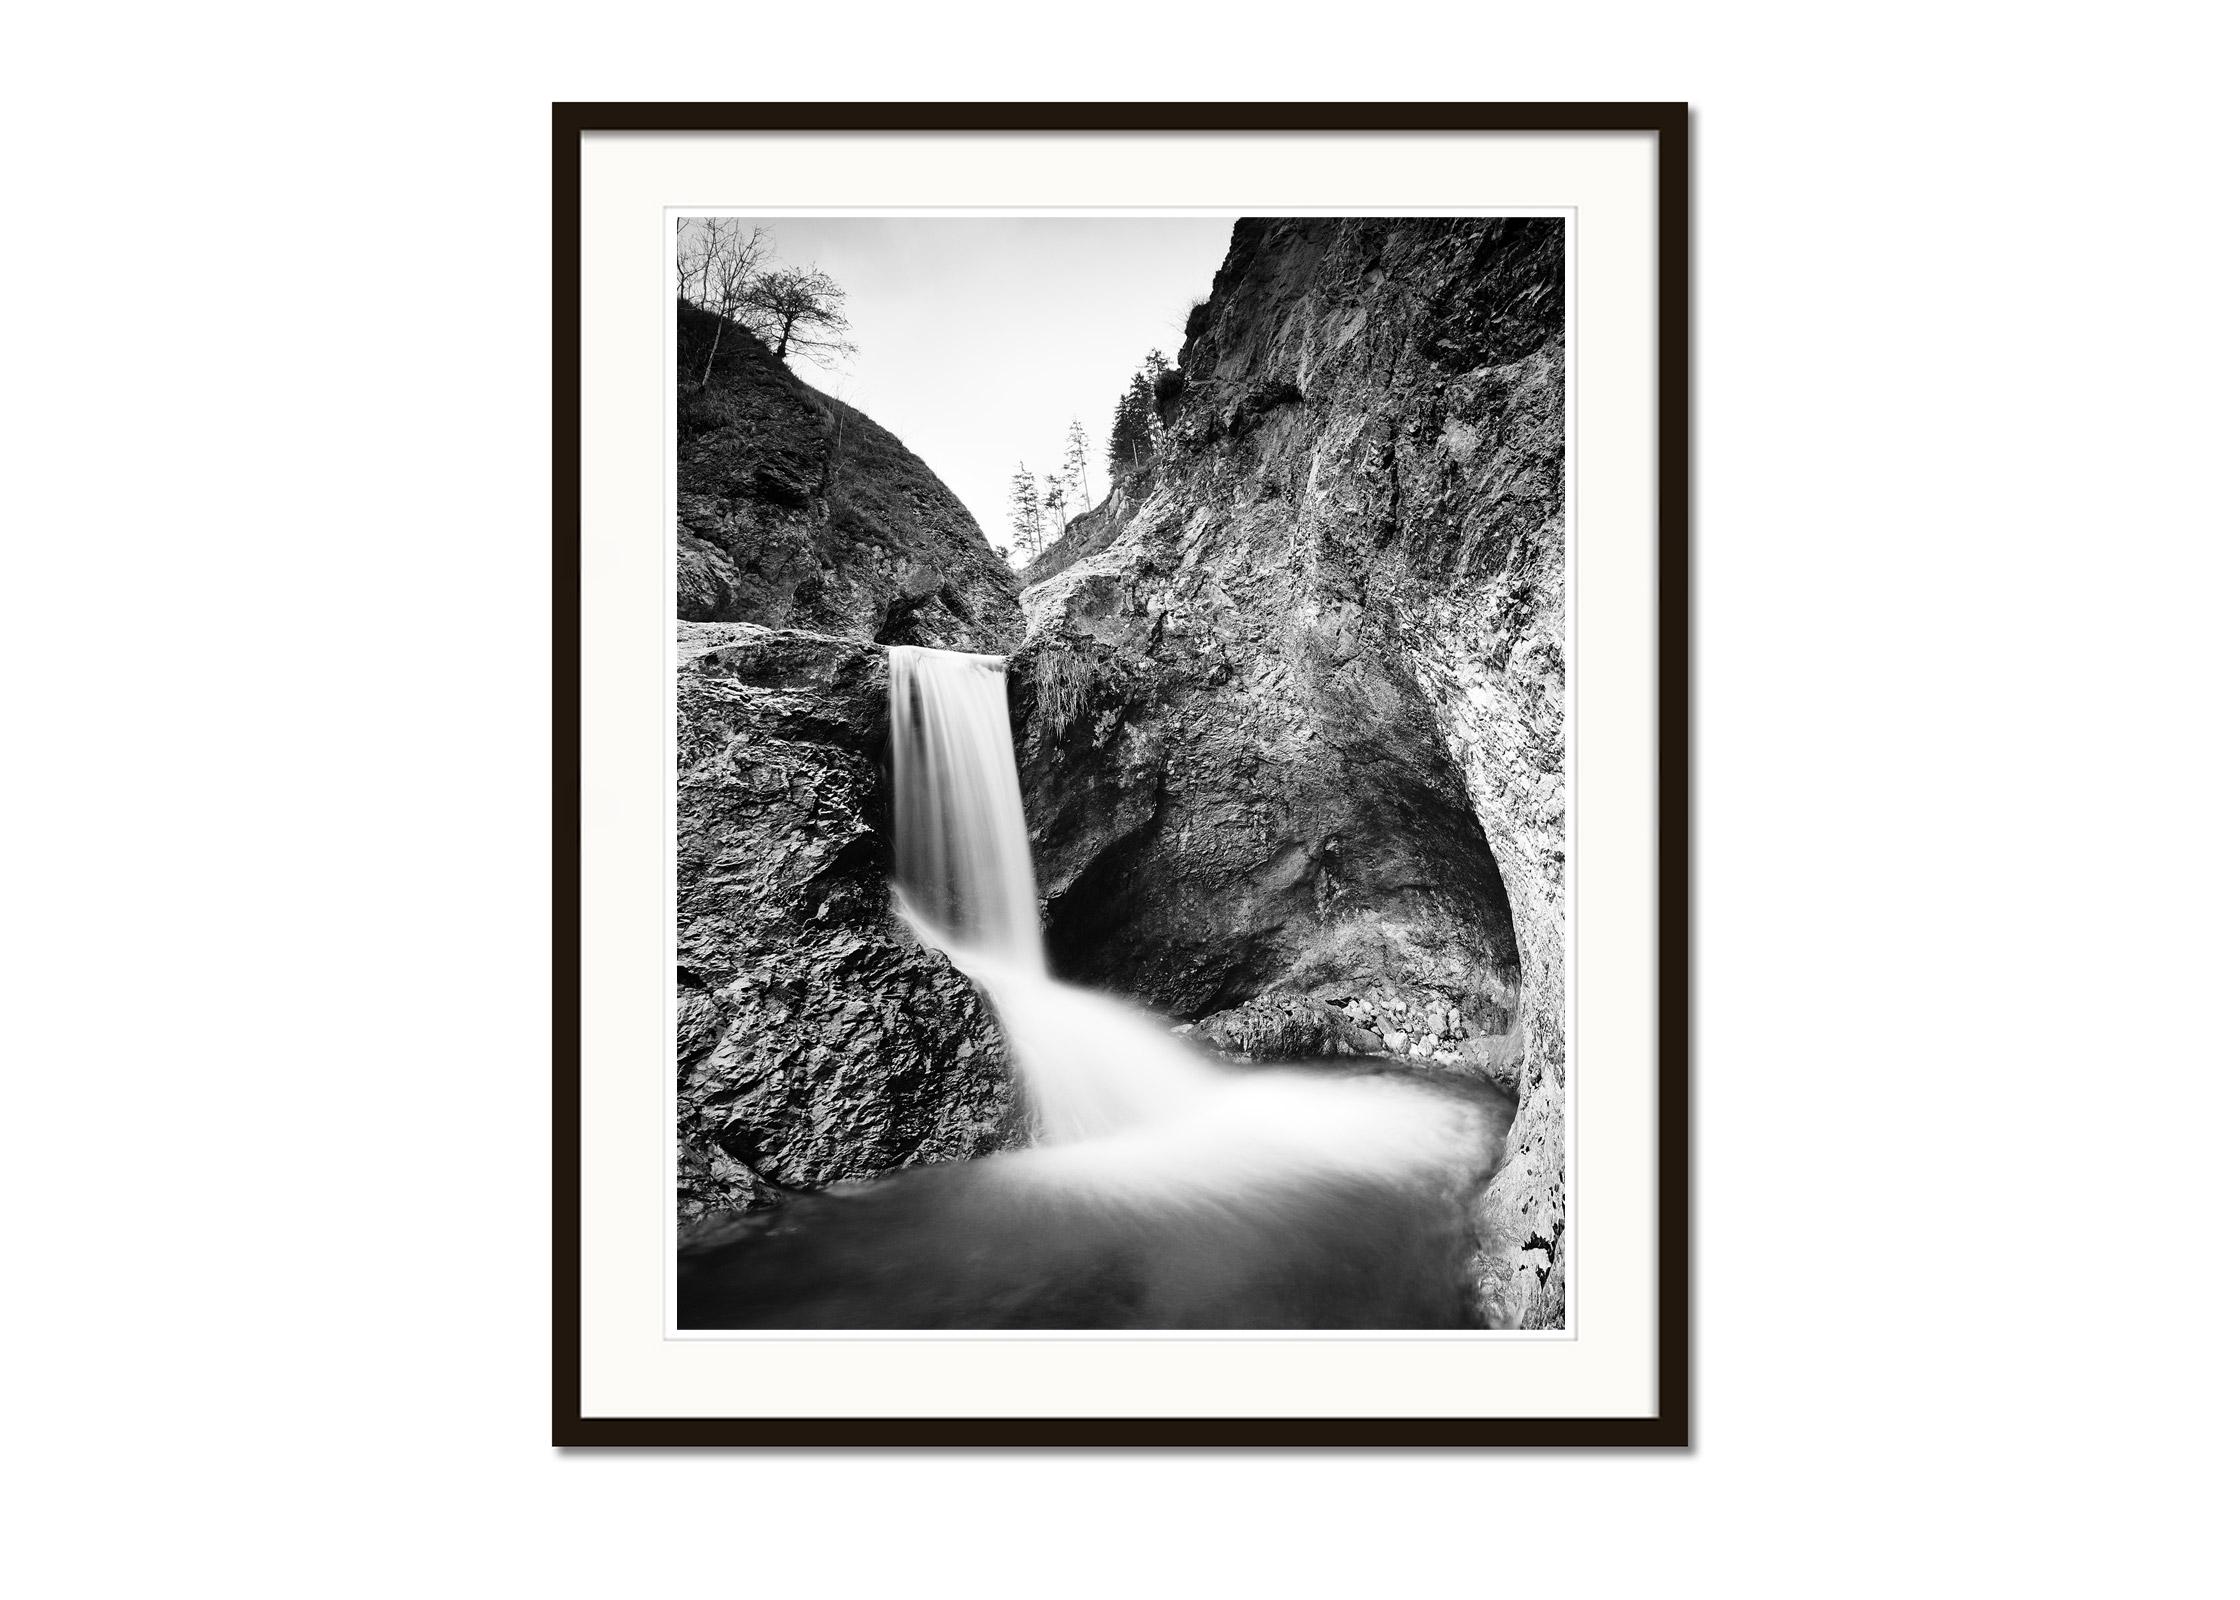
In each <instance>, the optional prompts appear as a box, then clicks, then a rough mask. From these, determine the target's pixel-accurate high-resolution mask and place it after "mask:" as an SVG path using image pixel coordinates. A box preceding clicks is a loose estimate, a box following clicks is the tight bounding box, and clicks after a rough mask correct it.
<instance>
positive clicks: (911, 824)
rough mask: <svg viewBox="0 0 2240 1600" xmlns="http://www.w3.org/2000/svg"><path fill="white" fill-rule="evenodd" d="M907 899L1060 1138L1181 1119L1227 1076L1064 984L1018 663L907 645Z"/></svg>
mask: <svg viewBox="0 0 2240 1600" xmlns="http://www.w3.org/2000/svg"><path fill="white" fill-rule="evenodd" d="M888 659H889V663H890V670H891V680H890V682H891V687H890V689H889V691H888V719H889V732H890V734H891V736H892V743H893V750H894V787H895V797H894V818H895V827H894V832H895V898H896V901H897V905H898V909H899V910H900V912H901V914H902V917H903V919H904V920H905V921H906V922H908V923H909V924H910V926H911V927H912V928H913V929H914V930H915V931H916V932H917V935H918V937H919V938H920V939H921V940H923V941H924V942H925V943H926V944H928V945H930V946H932V947H933V948H934V949H936V950H939V951H940V952H941V953H942V954H944V955H946V956H947V957H948V958H949V959H950V960H951V961H954V962H955V963H956V964H957V966H958V967H959V968H960V969H961V970H962V971H963V972H964V973H965V974H966V975H967V976H969V977H970V978H972V979H973V981H974V982H976V983H978V984H979V985H980V986H981V988H982V989H984V990H985V991H986V992H987V994H988V997H989V999H990V1000H991V1001H993V1002H994V1004H995V1008H996V1012H997V1014H998V1015H999V1016H1000V1017H1001V1018H1002V1019H1003V1027H1004V1033H1005V1035H1006V1037H1007V1038H1008V1040H1009V1041H1010V1045H1011V1054H1012V1060H1013V1063H1014V1065H1015V1066H1016V1067H1017V1069H1018V1073H1019V1077H1020V1079H1021V1081H1022V1082H1023V1083H1024V1085H1025V1086H1026V1090H1027V1093H1028V1096H1029V1098H1030V1099H1031V1100H1032V1102H1033V1104H1034V1107H1035V1111H1036V1113H1037V1116H1038V1118H1039V1120H1040V1122H1041V1125H1042V1135H1043V1138H1044V1139H1045V1140H1046V1141H1049V1142H1056V1143H1064V1142H1070V1141H1073V1140H1079V1139H1088V1138H1095V1137H1099V1136H1102V1135H1105V1134H1110V1133H1115V1132H1118V1131H1119V1130H1121V1129H1123V1128H1128V1127H1133V1126H1137V1125H1140V1124H1143V1123H1146V1122H1152V1121H1159V1120H1164V1119H1167V1118H1170V1117H1173V1116H1176V1115H1178V1114H1180V1113H1181V1112H1183V1111H1184V1110H1185V1109H1187V1108H1188V1107H1189V1106H1190V1105H1191V1103H1193V1102H1194V1101H1196V1100H1198V1099H1199V1098H1201V1097H1202V1096H1204V1095H1206V1094H1208V1093H1209V1092H1211V1091H1212V1090H1213V1089H1214V1088H1215V1087H1217V1085H1218V1084H1219V1081H1220V1080H1219V1077H1218V1075H1217V1074H1216V1073H1215V1072H1214V1071H1213V1069H1212V1068H1211V1067H1209V1066H1208V1065H1207V1064H1206V1063H1205V1062H1204V1061H1202V1060H1200V1059H1199V1058H1198V1057H1197V1056H1196V1055H1195V1054H1193V1053H1192V1052H1191V1051H1190V1050H1189V1048H1188V1047H1187V1046H1184V1045H1182V1044H1180V1043H1178V1042H1177V1041H1176V1040H1175V1039H1174V1038H1173V1037H1172V1036H1171V1035H1169V1034H1168V1033H1167V1031H1166V1029H1165V1028H1164V1026H1162V1025H1161V1024H1160V1023H1159V1022H1157V1021H1156V1020H1155V1019H1153V1018H1151V1017H1148V1016H1146V1015H1145V1014H1143V1013H1142V1012H1139V1011H1137V1010H1135V1009H1134V1008H1132V1007H1130V1006H1128V1005H1126V1004H1123V1003H1122V1002H1120V1001H1118V1000H1115V999H1113V998H1112V997H1111V996H1109V995H1101V994H1097V993H1094V992H1093V991H1090V990H1087V989H1080V988H1075V987H1072V986H1070V985H1067V984H1061V983H1057V982H1054V981H1053V980H1052V979H1051V977H1050V975H1049V970H1048V967H1047V964H1046V962H1045V960H1044V957H1043V949H1042V919H1041V916H1040V914H1039V912H1038V910H1037V902H1036V899H1035V891H1034V863H1033V859H1032V857H1031V856H1030V855H1029V853H1028V849H1027V823H1026V814H1025V811H1024V810H1023V808H1022V807H1021V806H1020V803H1019V769H1018V766H1017V764H1016V762H1015V761H1014V760H1013V758H1012V754H1011V715H1010V712H1009V710H1008V709H1007V707H1006V706H1005V703H1004V678H1003V667H1004V658H1003V657H1002V656H982V655H965V654H961V653H959V652H956V651H951V650H925V649H920V648H917V647H916V646H912V645H895V646H892V647H891V648H890V650H889V652H888Z"/></svg>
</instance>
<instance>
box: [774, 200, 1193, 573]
mask: <svg viewBox="0 0 2240 1600" xmlns="http://www.w3.org/2000/svg"><path fill="white" fill-rule="evenodd" d="M752 220H753V221H754V222H755V223H756V224H757V225H759V226H760V227H762V228H763V229H764V230H765V231H766V232H767V233H768V235H769V236H770V242H771V247H772V248H771V254H772V255H773V256H774V257H775V258H776V259H777V260H779V261H781V262H783V263H784V264H786V265H787V266H797V267H798V266H808V265H810V264H811V263H814V264H815V265H817V266H820V267H822V268H824V269H825V271H827V272H829V273H831V274H832V276H833V277H834V278H835V279H836V280H838V282H839V284H840V286H841V287H842V288H843V289H845V290H846V291H847V292H848V302H847V314H848V320H849V322H850V323H851V324H852V329H851V332H850V335H849V337H850V338H851V339H852V340H853V341H854V342H855V345H856V347H857V353H856V355H855V356H854V357H853V358H852V359H850V360H848V361H846V362H845V363H843V364H841V365H839V366H836V367H830V368H825V367H818V366H816V365H814V364H812V363H810V362H807V361H796V362H795V363H794V364H793V365H794V369H795V371H797V372H798V373H799V374H800V375H801V376H802V377H803V378H804V379H806V380H807V381H808V382H810V383H812V384H814V385H815V386H816V387H817V388H819V389H822V390H824V391H825V392H826V393H828V394H833V395H836V396H838V397H839V398H840V399H842V400H845V401H847V402H848V403H849V404H850V405H852V406H854V407H856V408H857V409H858V410H860V411H863V412H865V413H866V414H868V415H869V416H870V417H871V418H872V420H874V421H876V422H878V423H880V424H881V425H882V426H884V427H885V428H887V429H888V430H889V431H890V432H892V433H894V434H895V435H896V436H897V437H899V438H900V439H901V440H902V442H903V443H904V444H906V445H908V446H909V447H910V448H911V449H912V450H914V451H916V452H917V453H918V455H919V456H920V457H922V458H923V459H924V461H925V463H926V465H928V466H930V467H931V468H933V470H934V472H935V473H936V474H937V475H938V476H939V477H940V478H941V480H942V481H943V482H944V483H946V484H948V485H949V487H950V488H951V489H954V490H955V491H956V493H957V497H958V498H959V499H961V500H963V501H964V503H965V505H966V506H968V507H969V508H970V509H971V511H972V514H973V515H974V516H975V517H977V518H978V519H979V521H980V529H981V531H982V532H983V533H985V534H986V535H987V536H988V537H989V539H990V541H991V542H993V543H994V544H995V545H996V546H997V547H998V548H999V549H1000V548H1003V547H1004V545H1005V544H1007V543H1008V540H1009V534H1010V527H1009V518H1008V515H1007V509H1006V503H1007V494H1008V491H1009V489H1010V483H1011V474H1012V472H1013V470H1014V469H1015V468H1016V466H1017V465H1018V463H1019V462H1020V461H1022V460H1023V461H1025V462H1026V464H1027V465H1028V466H1030V467H1032V468H1033V469H1034V471H1035V474H1036V476H1037V477H1038V478H1039V477H1040V476H1041V475H1043V474H1045V473H1050V472H1055V471H1057V470H1058V469H1059V467H1060V465H1061V462H1062V458H1063V455H1064V451H1065V443H1066V424H1067V423H1068V422H1069V421H1070V420H1071V419H1072V418H1074V417H1079V418H1080V419H1081V425H1082V427H1083V428H1085V429H1086V430H1087V431H1088V435H1089V454H1090V491H1091V493H1092V495H1093V496H1097V497H1101V496H1102V495H1103V493H1104V491H1105V473H1104V446H1105V440H1106V438H1107V436H1108V435H1109V434H1110V433H1111V430H1112V408H1113V406H1114V404H1115V403H1117V402H1118V400H1119V398H1120V391H1121V389H1122V388H1123V387H1124V386H1125V385H1126V383H1127V381H1128V374H1129V373H1130V372H1132V371H1134V370H1135V367H1136V365H1137V364H1138V363H1139V362H1141V361H1142V359H1143V356H1144V352H1145V351H1147V350H1150V349H1152V348H1153V347H1157V348H1158V349H1159V350H1160V351H1162V352H1164V353H1165V354H1166V356H1167V357H1168V358H1169V359H1172V358H1173V356H1174V353H1175V351H1176V349H1177V348H1178V347H1179V346H1180V345H1181V343H1182V320H1183V318H1184V316H1185V315H1187V313H1188V312H1189V309H1190V303H1191V302H1192V301H1193V300H1197V299H1200V298H1203V296H1204V295H1205V293H1206V290H1207V289H1208V287H1210V286H1211V284H1212V282H1213V275H1214V272H1215V270H1216V269H1218V268H1219V267H1220V265H1221V258H1222V256H1223V255H1225V254H1226V253H1227V251H1228V246H1229V230H1230V228H1231V227H1232V226H1233V225H1234V223H1235V221H1236V219H1235V218H1234V217H1227V216H1223V217H1142V218H1126V217H1123V218H1113V217H1094V218H1075V217H1050V218H1043V217H987V218H983V217H846V218H826V217H777V218H755V219H752Z"/></svg>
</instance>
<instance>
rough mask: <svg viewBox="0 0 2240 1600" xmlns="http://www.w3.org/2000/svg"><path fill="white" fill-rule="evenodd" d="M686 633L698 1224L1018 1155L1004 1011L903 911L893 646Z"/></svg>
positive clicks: (681, 862) (684, 892)
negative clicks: (1012, 1150) (859, 1184)
mask: <svg viewBox="0 0 2240 1600" xmlns="http://www.w3.org/2000/svg"><path fill="white" fill-rule="evenodd" d="M679 633H680V646H679V658H680V659H679V672H678V680H677V718H678V740H679V749H678V781H677V832H678V839H677V846H678V855H677V982H678V1010H677V1070H678V1085H679V1102H678V1140H679V1147H680V1150H681V1158H680V1163H679V1172H678V1189H679V1193H678V1203H679V1206H680V1208H681V1210H682V1212H683V1214H684V1215H685V1216H687V1217H693V1216H697V1215H699V1214H701V1213H703V1212H706V1211H709V1210H720V1209H725V1208H744V1207H753V1206H758V1205H763V1204H767V1203H769V1202H770V1201H771V1200H773V1199H774V1198H776V1197H777V1196H778V1195H779V1194H780V1193H782V1192H783V1191H786V1190H801V1189H817V1188H821V1187H823V1186H825V1185H827V1184H831V1183H834V1182H837V1181H839V1180H841V1179H848V1178H866V1177H871V1176H874V1175H876V1174H878V1173H882V1172H885V1171H888V1170H890V1169H892V1168H895V1167H900V1166H904V1165H911V1164H918V1163H925V1162H936V1161H951V1160H958V1159H962V1158H964V1157H968V1156H974V1155H981V1154H985V1153H986V1152H988V1151H991V1150H997V1149H1001V1148H1004V1147H1006V1146H1008V1145H1011V1144H1016V1143H1018V1142H1019V1141H1020V1138H1021V1135H1022V1129H1021V1125H1020V1117H1019V1112H1018V1110H1017V1109H1016V1107H1015V1104H1014V1101H1013V1096H1012V1084H1011V1074H1010V1070H1009V1067H1008V1065H1007V1064H1006V1059H1005V1055H1004V1049H1003V1044H1002V1041H1001V1038H1000V1036H999V1035H998V1033H997V1030H996V1025H995V1021H994V1018H993V1016H992V1015H991V1014H990V1013H989V1012H988V1011H987V1009H986V1008H985V1006H984V1005H983V1003H982V1002H981V1000H980V998H979V996H978V994H977V992H976V991H975V990H974V989H973V987H972V985H971V984H970V983H969V982H968V981H967V980H966V979H964V978H963V977H962V976H960V975H959V974H958V973H957V971H956V970H955V969H954V968H953V967H951V966H950V965H949V963H948V961H947V960H946V959H944V958H943V957H941V956H938V955H935V954H933V953H931V952H929V951H926V950H924V949H923V948H921V947H920V946H919V945H918V944H917V942H916V941H915V940H914V939H912V938H911V937H910V935H909V934H908V933H907V932H906V931H904V930H903V929H901V928H900V927H898V926H897V925H896V924H895V922H894V920H893V917H892V916H891V914H890V913H889V910H888V904H889V902H888V891H887V872H888V843H887V831H886V815H885V813H886V805H887V790H886V779H885V775H884V772H883V769H882V762H883V760H884V753H885V745H886V737H887V658H886V652H885V651H884V650H883V649H881V648H880V647H878V646H877V645H874V644H871V643H869V642H868V641H862V640H847V639H832V638H825V637H822V636H818V635H814V634H808V633H801V632H792V631H784V632H780V631H772V630H770V629H767V628H762V627H756V626H751V625H746V624H694V623H686V624H684V625H683V626H682V627H681V628H680V630H679Z"/></svg>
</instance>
